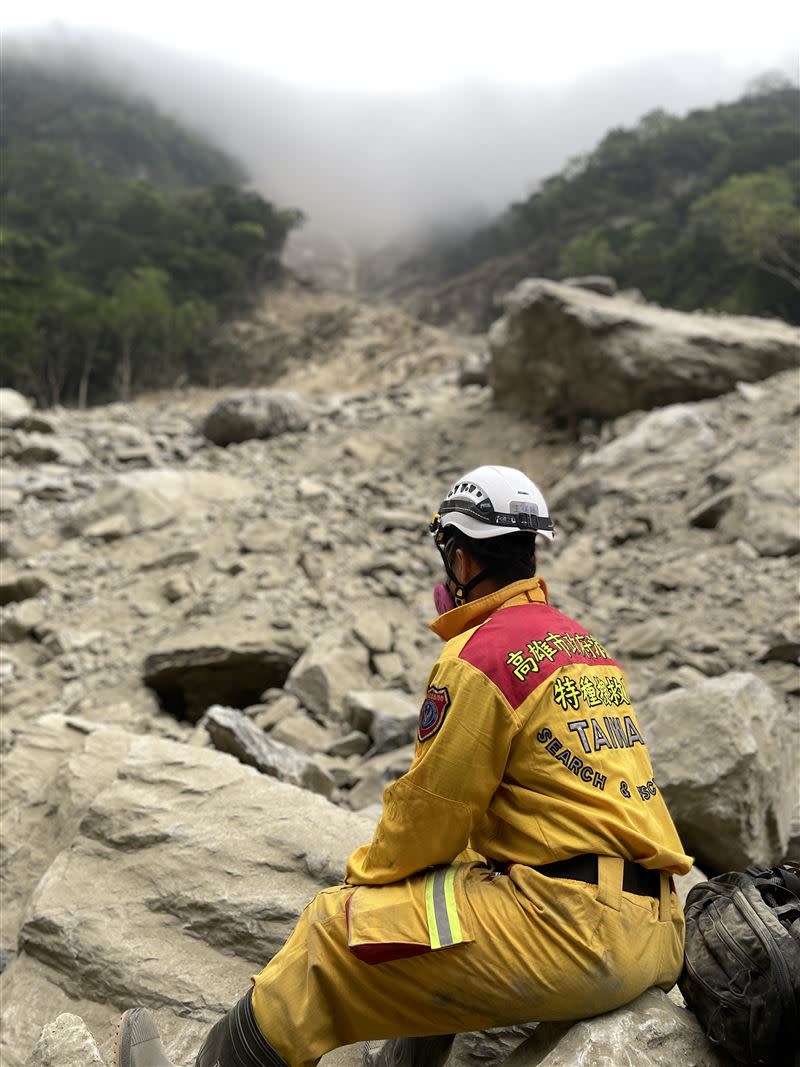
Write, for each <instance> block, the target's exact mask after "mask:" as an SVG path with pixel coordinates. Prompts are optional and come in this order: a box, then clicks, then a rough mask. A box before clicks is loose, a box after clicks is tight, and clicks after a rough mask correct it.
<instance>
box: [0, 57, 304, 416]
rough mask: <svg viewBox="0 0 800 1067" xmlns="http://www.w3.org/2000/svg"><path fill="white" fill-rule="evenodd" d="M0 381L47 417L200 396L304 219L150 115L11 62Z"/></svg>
mask: <svg viewBox="0 0 800 1067" xmlns="http://www.w3.org/2000/svg"><path fill="white" fill-rule="evenodd" d="M1 121H2V141H1V142H0V150H1V151H2V160H3V166H2V186H1V187H0V195H2V205H3V208H2V246H1V248H0V270H1V271H2V286H3V302H2V307H0V378H2V383H3V384H4V385H7V386H11V387H13V388H16V389H21V390H22V391H23V392H26V393H28V394H30V395H33V396H36V397H37V398H38V399H39V401H40V402H42V403H45V404H54V403H75V402H77V403H80V404H81V405H84V404H86V403H87V402H90V401H93V400H108V399H113V398H115V397H119V398H122V399H125V398H127V397H128V396H130V395H131V393H132V392H133V391H135V390H136V389H138V388H146V387H156V386H160V385H165V384H171V383H173V382H175V381H176V380H178V379H180V378H184V379H189V380H200V381H202V380H203V378H204V375H205V374H206V373H207V370H208V366H209V361H212V360H213V358H214V355H213V338H214V334H215V331H216V327H217V324H218V323H219V322H220V321H221V320H224V319H225V318H226V317H228V316H230V315H231V314H234V313H239V312H241V311H243V310H246V309H247V308H248V306H250V304H251V303H252V301H253V300H254V299H255V297H256V295H257V294H258V292H259V289H260V287H261V285H262V283H263V282H264V281H266V280H268V279H270V278H271V277H274V276H275V275H276V273H277V272H278V271H279V270H280V267H279V256H280V252H281V249H282V247H283V243H284V240H285V238H286V235H287V233H288V232H289V230H290V229H291V227H292V226H293V225H294V224H295V223H296V222H297V221H298V219H299V215H298V214H297V213H296V212H293V211H281V210H278V209H277V208H276V207H275V206H273V205H272V204H271V203H269V202H268V201H266V200H264V199H263V198H262V197H260V196H258V195H257V194H255V193H253V192H250V191H247V190H246V188H244V186H243V183H244V180H245V175H244V174H243V172H242V170H241V168H240V167H239V165H238V164H237V163H236V162H235V161H233V160H232V159H230V158H229V157H228V156H226V155H224V154H223V153H222V152H220V151H218V150H217V149H215V148H213V147H212V146H211V145H209V144H207V143H206V142H205V141H203V140H202V139H201V138H200V137H197V136H195V135H193V134H192V133H190V132H189V131H187V130H185V129H183V128H182V127H181V126H180V125H179V124H178V123H176V122H174V121H173V120H171V119H169V118H166V117H164V116H162V115H160V114H159V113H158V112H157V111H156V109H155V108H154V107H153V106H152V105H151V104H149V103H148V102H146V101H144V100H139V99H131V98H127V97H124V96H122V95H120V94H119V93H118V92H116V91H115V90H113V89H111V88H109V87H107V86H104V85H101V84H99V83H97V82H94V81H92V80H89V79H87V78H85V77H83V76H80V75H78V74H77V73H70V72H67V71H63V70H61V71H56V70H47V69H44V68H42V67H39V66H36V65H33V64H31V63H29V62H27V61H26V60H23V59H22V58H19V57H15V56H13V55H12V56H6V57H5V61H4V67H3V73H2V116H1Z"/></svg>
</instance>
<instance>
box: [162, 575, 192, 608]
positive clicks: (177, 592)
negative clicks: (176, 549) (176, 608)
mask: <svg viewBox="0 0 800 1067" xmlns="http://www.w3.org/2000/svg"><path fill="white" fill-rule="evenodd" d="M191 593H192V583H191V582H190V581H189V579H188V578H187V577H186V575H185V574H173V575H172V577H171V578H167V580H166V582H164V584H163V585H162V586H161V595H162V596H163V597H164V599H165V600H166V601H168V602H169V603H170V604H177V603H178V601H179V600H183V599H184V598H185V597H187V596H190V595H191Z"/></svg>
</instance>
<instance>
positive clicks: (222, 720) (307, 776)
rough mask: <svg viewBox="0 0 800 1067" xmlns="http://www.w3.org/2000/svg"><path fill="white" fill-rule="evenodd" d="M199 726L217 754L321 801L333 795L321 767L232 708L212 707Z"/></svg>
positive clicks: (332, 782)
mask: <svg viewBox="0 0 800 1067" xmlns="http://www.w3.org/2000/svg"><path fill="white" fill-rule="evenodd" d="M202 722H203V725H204V726H205V728H206V730H208V732H209V735H210V736H211V740H212V742H213V743H214V747H215V748H217V749H219V751H220V752H228V753H230V755H232V756H235V757H236V759H238V760H239V761H240V762H241V763H245V764H247V765H248V766H249V767H255V768H256V770H258V771H261V772H262V774H268V775H270V776H271V777H273V778H277V779H279V780H280V781H281V782H288V783H289V785H296V786H299V787H300V788H301V789H310V790H311V792H312V793H321V794H322V796H324V797H330V796H331V794H332V793H333V790H334V788H335V785H334V781H333V778H331V776H330V774H329V773H328V772H327V771H326V770H325V768H324V767H322V766H320V764H319V763H318V762H317V761H316V760H313V759H310V758H309V757H308V756H304V755H301V753H299V752H297V751H295V749H293V748H290V747H289V745H284V744H281V742H280V741H276V740H274V739H273V738H272V737H268V736H267V735H266V734H265V733H264V731H263V730H260V729H259V728H258V727H257V726H254V725H253V723H251V722H250V720H249V719H248V718H247V716H246V715H244V714H243V713H242V712H241V711H237V710H236V708H223V707H221V706H219V705H214V706H213V707H210V708H209V709H208V711H207V712H206V714H205V715H204V716H203V719H202Z"/></svg>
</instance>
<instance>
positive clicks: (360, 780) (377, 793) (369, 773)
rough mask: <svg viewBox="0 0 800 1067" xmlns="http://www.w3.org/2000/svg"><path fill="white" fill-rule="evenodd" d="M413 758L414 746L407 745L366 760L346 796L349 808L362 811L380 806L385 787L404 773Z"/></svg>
mask: <svg viewBox="0 0 800 1067" xmlns="http://www.w3.org/2000/svg"><path fill="white" fill-rule="evenodd" d="M413 758H414V746H413V745H407V746H406V747H405V748H399V749H396V750H395V751H394V752H385V753H383V755H380V756H375V757H374V758H373V759H369V760H367V761H366V762H365V763H364V764H363V766H361V767H360V768H359V769H358V772H357V774H356V778H357V782H356V784H355V785H354V786H353V788H352V789H351V790H350V792H349V794H348V795H347V803H348V804H349V806H350V807H351V808H352V809H353V810H354V811H362V810H363V809H365V808H372V807H373V806H377V805H380V803H381V797H382V796H383V790H384V789H385V787H386V786H387V785H388V784H389V782H393V781H394V780H395V779H396V778H400V777H401V776H402V775H404V774H405V773H406V771H407V770H408V768H409V767H410V766H411V760H412V759H413Z"/></svg>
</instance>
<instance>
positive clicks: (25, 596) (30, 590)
mask: <svg viewBox="0 0 800 1067" xmlns="http://www.w3.org/2000/svg"><path fill="white" fill-rule="evenodd" d="M43 589H47V581H46V579H45V578H43V577H42V576H41V575H39V574H34V573H33V572H32V571H19V572H14V571H12V572H10V573H9V571H8V570H7V569H4V572H3V575H2V577H0V607H2V606H4V605H5V604H14V603H17V602H19V601H20V600H30V599H31V598H32V597H35V596H38V594H39V593H41V592H42V590H43Z"/></svg>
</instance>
